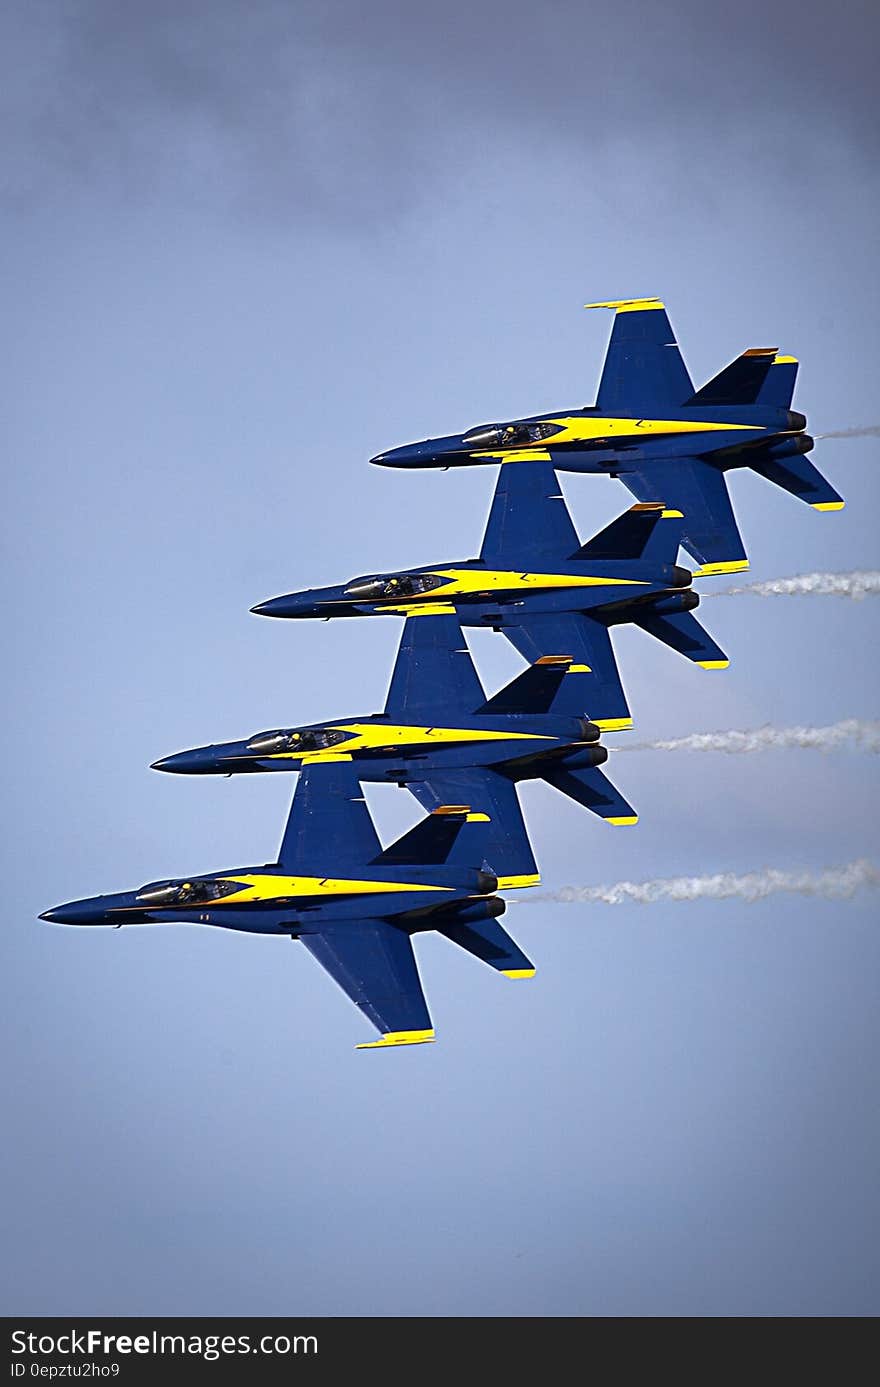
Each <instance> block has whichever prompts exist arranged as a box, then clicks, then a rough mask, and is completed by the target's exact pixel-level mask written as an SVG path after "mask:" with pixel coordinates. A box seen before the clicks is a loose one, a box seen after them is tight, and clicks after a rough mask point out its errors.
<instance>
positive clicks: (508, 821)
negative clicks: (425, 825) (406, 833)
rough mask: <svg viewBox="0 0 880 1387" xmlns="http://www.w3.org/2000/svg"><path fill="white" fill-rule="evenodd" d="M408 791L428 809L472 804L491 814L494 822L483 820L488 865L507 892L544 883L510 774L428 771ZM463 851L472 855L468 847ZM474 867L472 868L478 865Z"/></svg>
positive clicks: (480, 770) (474, 768) (476, 811)
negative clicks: (508, 776) (515, 888)
mask: <svg viewBox="0 0 880 1387" xmlns="http://www.w3.org/2000/svg"><path fill="white" fill-rule="evenodd" d="M407 789H408V790H409V791H410V792H411V794H413V795H414V796H415V798H416V799H417V800H418V802H419V804H421V805H422V806H423V807H424V808H425V809H430V810H433V809H436V808H437V807H438V805H444V804H466V805H468V806H469V807H470V810H471V813H472V814H476V815H485V816H486V818H487V819H488V823H483V822H482V821H481V826H482V827H483V828H484V829H485V835H484V836H483V838H482V852H483V857H484V861H485V863H486V866H487V867H488V868H489V870H490V871H492V872H494V873H495V875H496V876H497V877H498V885H499V888H500V889H501V890H505V889H512V888H514V887H517V886H536V885H537V884H538V881H539V879H540V878H539V876H538V868H537V865H536V863H535V858H534V854H533V852H532V845H531V843H530V842H529V834H528V830H527V828H526V825H525V820H524V819H523V813H522V809H521V808H520V803H519V796H518V794H517V792H516V786H515V785H514V784H513V783H512V781H510V780H508V779H507V777H506V776H503V775H499V774H498V772H497V771H493V770H490V769H489V768H488V767H485V766H468V767H463V768H462V769H459V770H448V771H428V772H426V773H425V778H424V779H423V780H408V781H407ZM462 837H463V838H464V834H463V835H462ZM460 851H461V852H465V851H468V849H467V847H466V845H465V846H463V847H462V848H461V849H460ZM472 857H473V853H472V852H471V858H472ZM468 865H470V866H472V865H473V861H472V860H471V861H469V862H468Z"/></svg>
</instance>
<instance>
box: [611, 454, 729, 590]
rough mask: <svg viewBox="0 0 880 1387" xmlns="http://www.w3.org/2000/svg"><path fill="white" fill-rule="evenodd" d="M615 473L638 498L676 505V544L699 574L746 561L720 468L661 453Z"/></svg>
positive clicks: (694, 458) (713, 571) (726, 570)
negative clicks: (679, 522) (681, 518)
mask: <svg viewBox="0 0 880 1387" xmlns="http://www.w3.org/2000/svg"><path fill="white" fill-rule="evenodd" d="M618 476H619V477H620V480H621V481H622V482H623V483H624V485H625V486H626V487H628V488H629V490H630V491H631V492H632V494H633V496H635V497H636V498H637V499H638V500H639V501H663V502H664V503H665V504H666V505H667V506H672V507H674V509H675V510H680V511H681V513H682V515H683V516H684V521H683V522H682V533H681V543H682V545H683V547H684V548H685V549H686V550H687V551H688V553H689V554H693V556H694V558H695V559H696V560H697V562H698V563H699V564H701V565H702V567H701V570H700V571H701V573H702V574H703V575H704V576H705V575H708V574H712V573H741V572H742V571H743V570H744V569H746V568H748V566H749V561H748V559H747V558H746V551H745V549H744V547H743V542H742V536H741V535H740V532H739V526H738V525H737V523H736V516H735V515H734V513H733V505H732V504H731V500H730V494H729V492H728V490H727V482H726V480H725V477H724V473H723V472H722V471H721V469H720V468H718V467H715V466H713V464H712V463H711V462H704V461H703V459H702V458H696V457H678V458H660V459H657V460H656V461H653V460H652V461H650V462H644V463H643V464H642V465H641V466H640V467H638V468H637V469H636V470H635V471H633V472H624V471H619V472H618Z"/></svg>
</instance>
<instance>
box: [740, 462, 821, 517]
mask: <svg viewBox="0 0 880 1387" xmlns="http://www.w3.org/2000/svg"><path fill="white" fill-rule="evenodd" d="M750 466H751V469H752V471H753V472H757V473H758V475H759V476H760V477H766V479H767V481H768V482H773V483H774V485H776V486H781V487H782V489H783V491H790V492H791V494H792V496H796V497H797V498H798V500H799V501H805V502H806V503H807V505H808V506H812V507H813V508H814V509H815V510H843V507H844V501H843V497H842V496H840V495H838V493H837V492H836V491H835V490H834V487H833V486H832V485H831V483H830V482H827V481H826V480H825V478H824V477H823V476H822V473H821V472H820V471H819V469H818V467H816V466H814V464H813V463H812V462H810V460H809V458H806V457H804V455H803V454H802V453H801V454H800V455H799V456H798V455H795V456H794V457H786V458H768V459H767V460H766V461H761V462H758V461H755V462H752V463H751V464H750Z"/></svg>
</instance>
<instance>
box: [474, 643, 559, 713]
mask: <svg viewBox="0 0 880 1387" xmlns="http://www.w3.org/2000/svg"><path fill="white" fill-rule="evenodd" d="M573 662H574V659H573V656H571V655H542V656H541V658H540V659H539V660H536V661H535V663H534V664H533V665H529V667H528V669H524V670H523V672H522V674H518V675H517V676H516V678H515V679H512V680H511V681H510V683H509V684H506V685H505V686H504V688H503V689H500V690H499V691H498V693H497V694H495V695H494V696H493V697H492V698H489V699H487V700H486V702H485V703H484V704H483V705H482V706H481V707H479V708H477V709H475V711H476V712H477V713H549V712H550V709H551V708H552V706H553V701H554V699H555V698H556V695H557V694H558V693H559V688H560V685H561V684H562V681H563V679H564V678H565V676H566V674H567V673H568V671H569V667H570V666H571V665H572V664H573Z"/></svg>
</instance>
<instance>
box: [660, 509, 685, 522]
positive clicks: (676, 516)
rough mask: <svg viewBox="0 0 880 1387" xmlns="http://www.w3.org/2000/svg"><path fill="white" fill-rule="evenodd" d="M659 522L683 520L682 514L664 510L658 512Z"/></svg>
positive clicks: (681, 512)
mask: <svg viewBox="0 0 880 1387" xmlns="http://www.w3.org/2000/svg"><path fill="white" fill-rule="evenodd" d="M660 519H661V520H684V512H683V511H680V510H665V511H661V512H660Z"/></svg>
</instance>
